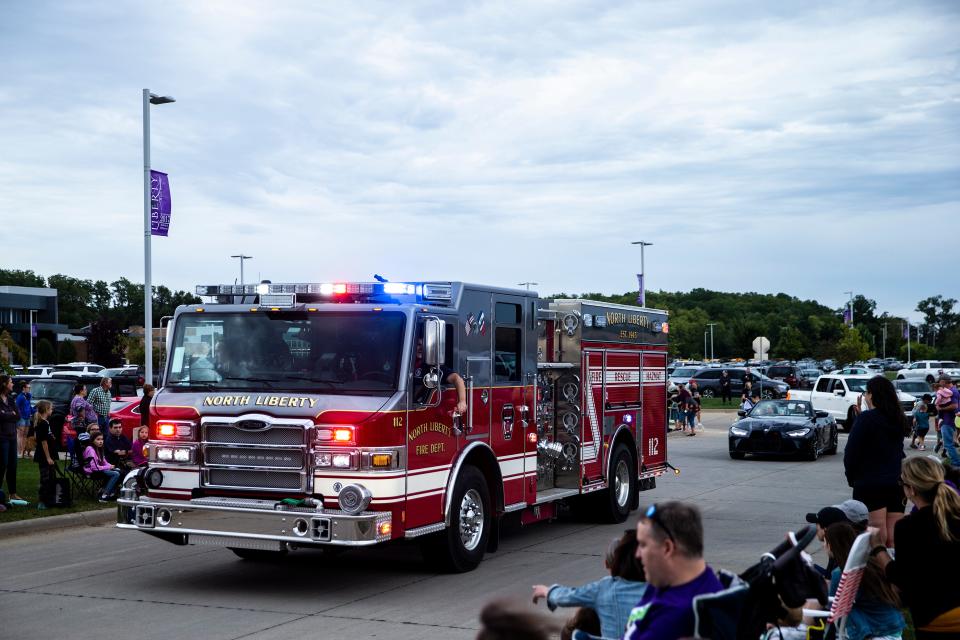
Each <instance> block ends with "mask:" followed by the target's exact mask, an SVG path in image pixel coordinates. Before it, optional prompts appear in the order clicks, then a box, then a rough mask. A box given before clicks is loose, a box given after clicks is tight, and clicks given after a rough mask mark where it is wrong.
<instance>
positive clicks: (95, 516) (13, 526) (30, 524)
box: [0, 507, 117, 540]
mask: <svg viewBox="0 0 960 640" xmlns="http://www.w3.org/2000/svg"><path fill="white" fill-rule="evenodd" d="M116 519H117V509H116V507H114V508H112V509H96V510H95V511H78V512H76V513H65V514H63V515H59V516H46V517H44V518H31V519H30V520H21V521H19V522H5V523H4V524H0V540H2V539H4V538H14V537H16V536H22V535H26V534H28V533H37V532H40V531H53V530H54V529H68V528H72V527H82V526H88V527H96V526H99V525H102V524H106V523H107V522H115V521H116Z"/></svg>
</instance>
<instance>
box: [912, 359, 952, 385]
mask: <svg viewBox="0 0 960 640" xmlns="http://www.w3.org/2000/svg"><path fill="white" fill-rule="evenodd" d="M943 373H945V374H947V375H948V376H950V377H951V378H958V377H960V364H957V363H956V362H954V361H953V360H918V361H916V362H914V363H913V364H911V365H910V366H909V367H904V368H903V369H900V370H899V371H897V380H926V381H927V382H929V383H930V384H933V383H934V381H935V380H937V379H938V378H939V377H940V375H941V374H943Z"/></svg>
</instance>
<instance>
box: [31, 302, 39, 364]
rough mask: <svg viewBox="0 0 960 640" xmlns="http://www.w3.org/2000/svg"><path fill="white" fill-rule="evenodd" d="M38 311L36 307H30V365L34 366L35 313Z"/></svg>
mask: <svg viewBox="0 0 960 640" xmlns="http://www.w3.org/2000/svg"><path fill="white" fill-rule="evenodd" d="M36 312H37V310H36V309H30V366H31V367H32V366H33V314H35V313H36Z"/></svg>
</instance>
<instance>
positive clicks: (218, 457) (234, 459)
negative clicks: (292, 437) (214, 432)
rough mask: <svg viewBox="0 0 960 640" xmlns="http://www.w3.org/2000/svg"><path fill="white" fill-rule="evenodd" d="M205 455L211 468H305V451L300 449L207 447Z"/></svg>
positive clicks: (205, 459)
mask: <svg viewBox="0 0 960 640" xmlns="http://www.w3.org/2000/svg"><path fill="white" fill-rule="evenodd" d="M203 455H204V461H205V462H206V464H208V465H210V466H213V465H217V466H229V467H272V468H281V469H297V470H299V469H301V468H302V467H303V451H300V450H298V449H247V448H243V449H239V448H229V447H217V446H207V447H206V448H205V449H204V454H203Z"/></svg>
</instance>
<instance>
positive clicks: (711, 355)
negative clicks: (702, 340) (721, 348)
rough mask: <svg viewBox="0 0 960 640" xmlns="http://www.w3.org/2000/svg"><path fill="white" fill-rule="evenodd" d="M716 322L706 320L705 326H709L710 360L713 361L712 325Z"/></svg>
mask: <svg viewBox="0 0 960 640" xmlns="http://www.w3.org/2000/svg"><path fill="white" fill-rule="evenodd" d="M715 324H717V323H716V322H708V323H707V326H708V327H710V362H713V360H714V357H713V326H714V325H715Z"/></svg>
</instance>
